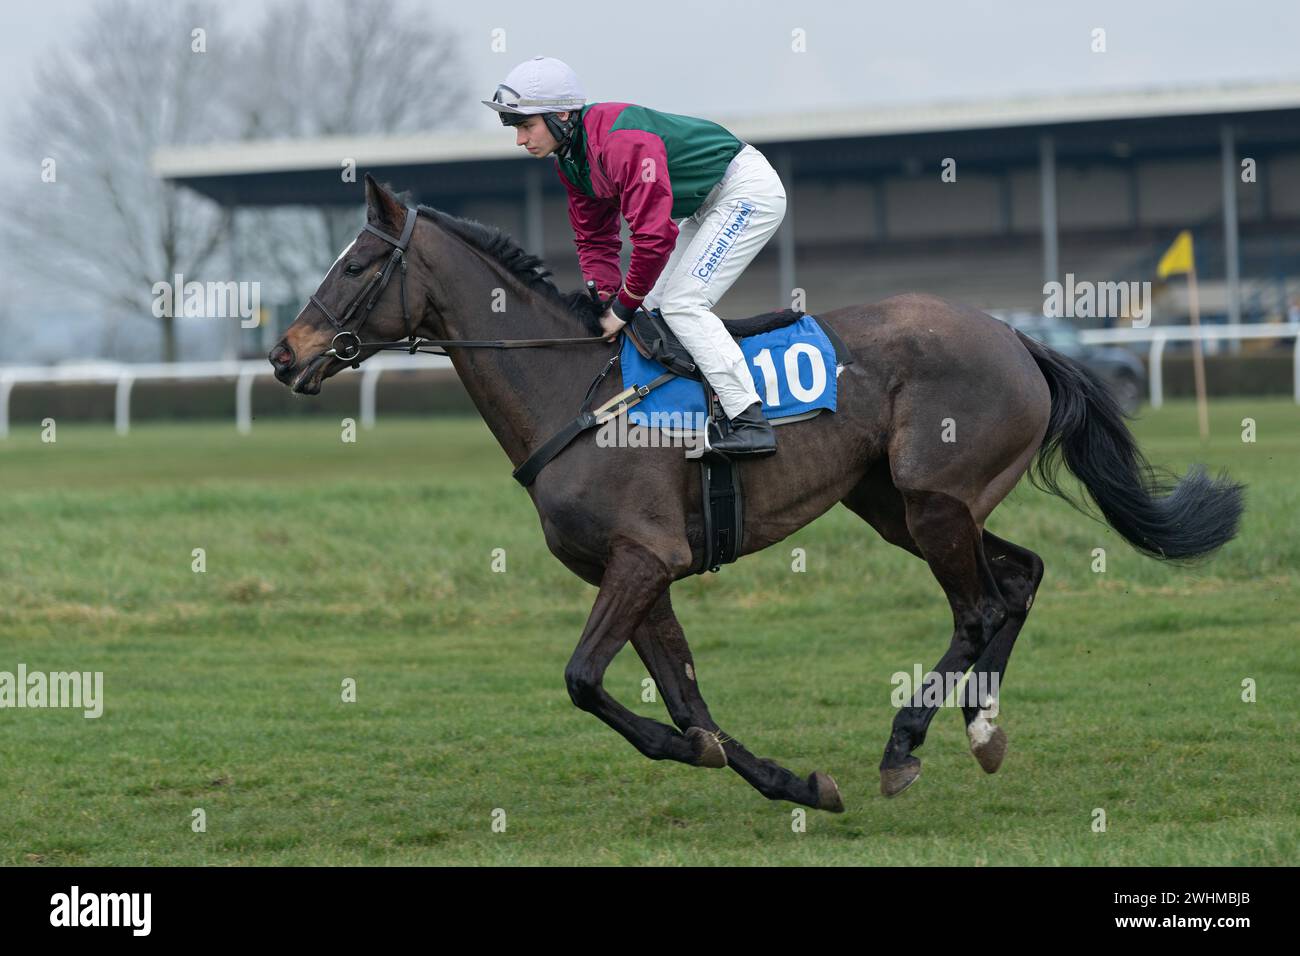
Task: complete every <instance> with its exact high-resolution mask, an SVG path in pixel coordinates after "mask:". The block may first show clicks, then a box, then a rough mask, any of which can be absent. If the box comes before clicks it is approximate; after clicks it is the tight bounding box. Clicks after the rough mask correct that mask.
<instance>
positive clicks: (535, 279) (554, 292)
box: [420, 206, 604, 335]
mask: <svg viewBox="0 0 1300 956" xmlns="http://www.w3.org/2000/svg"><path fill="white" fill-rule="evenodd" d="M420 212H422V213H425V214H426V215H428V216H429V217H430V218H432V219H433V220H434V221H435V222H437V223H438V225H440V226H442V227H443V228H444V229H446V230H448V231H449V232H451V233H454V234H455V235H457V236H459V237H460V238H461V239H464V240H465V241H466V242H468V243H469V244H470V245H471V246H473V247H474V248H475V249H478V250H479V251H481V252H485V253H487V254H488V255H489V256H491V257H492V258H493V259H495V260H496V261H497V262H499V263H501V265H503V266H504V267H505V268H506V269H507V270H509V272H510V274H511V275H513V276H514V277H515V278H517V279H519V280H520V281H521V282H523V283H524V285H526V286H528V288H530V289H532V290H533V291H535V292H538V293H540V294H541V295H542V296H543V297H545V298H547V299H550V300H551V301H552V302H554V303H555V304H556V305H559V306H562V307H563V308H564V310H565V311H566V312H568V313H569V314H570V315H572V316H573V317H574V318H576V319H578V320H579V321H580V322H582V325H583V327H584V328H585V329H586V330H587V331H588V333H589V334H591V335H599V334H600V331H601V329H600V317H601V315H602V314H603V312H604V309H603V307H601V306H600V305H599V304H598V303H595V302H593V301H592V299H591V296H590V295H589V294H588V293H587V290H586V289H579V290H578V291H576V292H561V291H560V290H559V289H558V288H557V287H556V285H555V283H554V282H552V281H551V280H550V275H551V270H550V269H547V268H546V265H545V264H544V263H543V262H542V259H541V257H540V256H535V255H533V254H532V253H531V252H527V251H526V250H525V249H524V248H523V247H522V246H520V245H519V243H517V242H515V240H514V239H513V238H511V236H510V235H509V234H508V233H506V232H503V231H502V230H501V229H499V228H497V227H496V226H488V225H484V224H483V223H481V222H478V221H476V220H474V219H461V218H460V217H459V216H453V215H451V214H450V213H445V212H443V211H442V210H441V209H434V208H433V207H432V206H421V207H420Z"/></svg>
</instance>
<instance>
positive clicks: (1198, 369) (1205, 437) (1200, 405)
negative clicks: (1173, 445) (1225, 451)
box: [1187, 257, 1210, 444]
mask: <svg viewBox="0 0 1300 956" xmlns="http://www.w3.org/2000/svg"><path fill="white" fill-rule="evenodd" d="M1187 299H1188V306H1189V307H1190V310H1191V320H1192V335H1193V336H1195V337H1194V338H1193V339H1192V376H1193V378H1194V379H1195V381H1196V419H1197V421H1198V423H1199V424H1200V427H1201V442H1202V444H1204V443H1205V442H1207V441H1209V440H1210V411H1209V404H1208V402H1207V401H1206V398H1205V353H1204V350H1203V349H1202V348H1201V304H1200V298H1199V296H1198V295H1197V291H1196V259H1195V257H1193V258H1192V263H1191V268H1190V269H1189V270H1188V272H1187Z"/></svg>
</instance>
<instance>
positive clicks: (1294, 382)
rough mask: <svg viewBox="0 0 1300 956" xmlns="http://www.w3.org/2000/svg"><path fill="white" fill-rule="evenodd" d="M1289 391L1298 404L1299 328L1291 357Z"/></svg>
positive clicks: (1299, 385) (1299, 380) (1299, 383)
mask: <svg viewBox="0 0 1300 956" xmlns="http://www.w3.org/2000/svg"><path fill="white" fill-rule="evenodd" d="M1291 368H1292V371H1291V391H1292V392H1294V394H1295V403H1296V404H1297V405H1300V329H1297V330H1296V337H1295V348H1294V349H1293V350H1292V357H1291Z"/></svg>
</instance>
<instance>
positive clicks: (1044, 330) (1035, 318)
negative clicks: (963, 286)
mask: <svg viewBox="0 0 1300 956" xmlns="http://www.w3.org/2000/svg"><path fill="white" fill-rule="evenodd" d="M997 318H999V319H1001V320H1002V321H1003V322H1005V323H1007V324H1008V325H1010V326H1011V327H1012V328H1013V329H1018V330H1019V331H1021V332H1023V333H1024V334H1025V335H1028V336H1029V337H1030V338H1033V339H1037V340H1038V341H1040V342H1042V343H1043V344H1044V345H1046V346H1048V347H1049V348H1053V349H1055V350H1056V351H1058V352H1060V353H1061V354H1062V355H1065V356H1067V357H1069V358H1072V359H1074V360H1075V361H1076V362H1078V363H1079V364H1080V365H1082V366H1084V367H1085V368H1087V369H1088V370H1089V371H1091V372H1094V373H1096V375H1097V376H1098V377H1099V378H1101V380H1102V381H1104V382H1105V383H1106V385H1107V387H1108V388H1109V389H1110V391H1111V394H1113V395H1114V396H1115V399H1116V401H1118V402H1119V405H1120V408H1122V409H1124V411H1125V412H1127V413H1128V414H1130V415H1132V414H1133V413H1134V412H1136V411H1137V410H1138V406H1139V405H1140V404H1142V396H1143V395H1145V394H1146V392H1147V372H1146V368H1145V367H1144V366H1143V365H1142V362H1141V360H1140V359H1138V357H1137V356H1136V355H1134V354H1133V353H1132V352H1130V351H1129V350H1128V349H1123V348H1117V347H1115V346H1108V345H1085V344H1084V343H1083V342H1082V341H1080V340H1079V330H1078V329H1076V328H1075V327H1074V326H1073V325H1071V324H1069V323H1068V322H1062V321H1061V320H1060V319H1049V318H1045V317H1043V316H1041V315H1035V314H1034V313H1032V312H1025V313H1009V314H1003V315H998V316H997Z"/></svg>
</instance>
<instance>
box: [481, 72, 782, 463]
mask: <svg viewBox="0 0 1300 956" xmlns="http://www.w3.org/2000/svg"><path fill="white" fill-rule="evenodd" d="M482 102H483V103H484V104H485V105H487V106H490V107H491V108H492V109H494V110H496V111H497V113H498V114H500V117H501V123H502V125H504V126H514V127H515V128H516V137H515V142H516V144H517V145H519V146H524V147H526V148H527V150H528V152H529V154H530V155H532V156H535V157H537V158H538V159H542V158H544V157H546V156H550V155H552V154H554V155H555V157H556V171H557V172H558V173H559V176H560V181H561V182H563V183H564V188H565V190H566V191H567V193H568V197H569V223H570V224H571V225H572V227H573V233H574V243H575V245H576V246H577V248H578V260H579V262H580V264H581V266H582V273H583V278H584V279H586V280H590V281H594V282H595V284H596V289H597V291H598V293H599V294H600V295H601V297H602V299H603V300H604V301H605V302H607V303H608V305H609V308H608V309H607V310H606V312H605V314H604V315H603V316H602V317H601V320H600V324H601V328H603V329H604V330H605V331H606V332H608V333H610V336H611V338H612V337H613V336H614V335H615V334H617V332H618V330H619V329H621V328H622V327H623V326H624V325H625V324H626V323H627V322H628V321H630V320H631V318H632V316H633V315H634V314H635V313H636V310H637V308H639V307H643V308H645V309H646V310H647V311H649V310H650V309H652V308H655V307H658V308H659V309H660V310H661V311H662V313H663V317H664V321H665V322H667V323H668V327H669V328H671V329H672V331H673V332H674V333H675V334H676V335H677V337H678V338H679V339H680V340H681V342H682V344H683V345H684V346H686V348H687V350H688V351H689V352H690V353H691V356H692V358H693V359H694V360H695V363H696V364H697V365H698V366H699V368H700V371H701V372H702V373H703V374H704V376H705V378H707V379H708V381H709V384H710V385H711V386H713V390H714V391H715V392H716V393H717V395H718V400H719V401H720V402H721V403H722V408H723V411H724V412H726V415H727V418H728V420H729V422H730V426H729V427H728V428H727V429H726V433H725V434H722V435H720V436H718V437H716V438H715V436H713V435H710V436H709V439H708V445H709V447H710V448H713V449H716V450H717V451H720V452H725V453H727V454H731V455H763V454H769V453H771V452H774V451H775V450H776V438H775V435H774V434H773V431H772V426H771V424H770V423H769V422H768V421H767V419H766V418H765V417H764V416H763V406H762V403H761V402H760V401H759V398H758V393H757V392H756V391H755V389H754V382H753V378H752V376H751V375H750V373H749V369H748V367H747V365H746V363H745V358H744V355H743V354H742V352H741V350H740V346H739V345H737V344H736V341H735V340H734V339H733V338H732V337H731V335H730V334H728V332H727V330H726V329H725V328H724V327H723V325H722V320H721V319H719V318H718V317H717V316H716V315H714V314H713V312H712V308H713V306H714V304H715V303H716V302H717V301H718V300H719V299H720V298H722V296H723V294H724V293H725V292H726V291H727V290H728V289H729V288H731V285H732V283H733V282H735V281H736V279H737V278H738V277H739V276H740V274H741V272H743V271H744V269H745V267H746V266H747V265H749V263H750V262H751V261H753V259H754V256H756V255H757V254H758V251H759V250H760V249H762V248H763V246H764V244H766V242H767V240H768V239H769V238H770V237H771V235H772V233H774V232H775V231H776V228H777V226H779V225H780V224H781V220H782V219H783V218H784V216H785V204H786V200H785V189H784V188H783V187H782V185H781V180H780V179H779V178H778V177H777V174H776V172H775V171H774V170H773V169H772V167H771V165H770V164H769V163H768V161H767V160H766V159H765V158H764V157H763V154H762V153H760V152H759V151H758V150H756V149H754V147H752V146H750V145H748V144H746V143H742V142H741V141H740V140H738V139H737V138H736V137H735V136H733V135H732V134H731V133H729V132H728V131H727V130H725V129H723V128H722V127H721V126H718V125H717V124H716V123H711V122H709V121H708V120H703V119H695V118H694V117H690V116H678V115H675V114H672V113H660V112H657V111H655V110H651V109H647V108H645V107H643V106H634V105H632V104H629V103H591V104H588V103H587V98H586V95H585V94H584V92H583V89H582V86H581V84H580V83H579V82H578V77H577V75H576V74H575V73H574V72H573V70H571V69H570V68H569V67H568V66H566V65H565V64H564V63H562V62H560V61H559V60H556V59H554V58H551V57H542V56H538V57H533V58H532V59H531V60H527V61H525V62H523V63H521V64H519V66H517V67H515V68H514V69H513V70H511V71H510V74H509V75H508V76H507V77H506V78H505V81H504V82H503V83H502V84H501V85H500V86H498V87H497V90H496V93H495V95H494V96H493V97H492V99H491V100H483V101H482ZM620 213H621V214H622V217H623V218H624V219H626V220H627V221H628V225H629V227H630V229H631V237H632V258H631V262H630V263H629V265H628V271H627V277H626V279H621V278H620V272H621V269H620V263H619V251H620V249H621V248H622V241H621V240H620V238H619V215H620Z"/></svg>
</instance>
